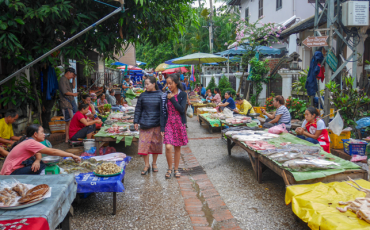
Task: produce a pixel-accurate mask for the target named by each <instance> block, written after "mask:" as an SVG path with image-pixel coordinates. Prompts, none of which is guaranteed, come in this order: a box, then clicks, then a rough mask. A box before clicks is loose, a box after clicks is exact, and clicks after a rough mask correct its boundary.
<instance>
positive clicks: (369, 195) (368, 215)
mask: <svg viewBox="0 0 370 230" xmlns="http://www.w3.org/2000/svg"><path fill="white" fill-rule="evenodd" d="M348 179H349V180H350V181H352V182H353V183H355V184H356V185H357V186H358V188H357V187H356V186H354V185H353V184H350V183H348V182H347V184H349V185H350V186H352V187H354V188H355V189H357V190H359V191H362V192H364V193H365V194H366V196H365V197H359V198H356V199H355V200H354V201H348V202H343V201H339V202H338V204H339V205H347V206H345V207H343V208H341V207H337V209H338V211H340V212H346V211H347V210H351V211H352V212H354V213H356V215H357V217H358V218H359V219H363V220H365V221H366V222H368V223H370V190H369V189H365V188H363V187H361V186H360V185H359V184H357V183H356V182H355V181H354V180H352V179H351V178H350V177H348Z"/></svg>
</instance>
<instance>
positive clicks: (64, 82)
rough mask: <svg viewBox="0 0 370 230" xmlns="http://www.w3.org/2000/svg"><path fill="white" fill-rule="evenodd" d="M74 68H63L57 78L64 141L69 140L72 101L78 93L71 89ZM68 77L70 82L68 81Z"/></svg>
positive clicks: (74, 79) (72, 86) (74, 76)
mask: <svg viewBox="0 0 370 230" xmlns="http://www.w3.org/2000/svg"><path fill="white" fill-rule="evenodd" d="M76 77H77V76H76V70H75V69H73V68H71V67H69V68H67V69H66V70H65V74H64V76H62V77H61V78H60V80H59V91H60V109H61V110H62V112H63V116H64V121H65V122H66V128H65V130H66V142H68V140H69V124H70V123H71V119H72V117H73V107H72V104H71V102H72V103H75V99H74V97H77V95H78V93H73V89H74V87H75V86H76ZM70 79H73V80H72V83H70V82H69V80H70Z"/></svg>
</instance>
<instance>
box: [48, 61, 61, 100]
mask: <svg viewBox="0 0 370 230" xmlns="http://www.w3.org/2000/svg"><path fill="white" fill-rule="evenodd" d="M58 89H59V86H58V78H57V75H56V73H55V69H54V68H53V67H51V66H49V70H48V83H47V89H46V100H51V97H52V96H54V95H55V93H56V92H57V90H58Z"/></svg>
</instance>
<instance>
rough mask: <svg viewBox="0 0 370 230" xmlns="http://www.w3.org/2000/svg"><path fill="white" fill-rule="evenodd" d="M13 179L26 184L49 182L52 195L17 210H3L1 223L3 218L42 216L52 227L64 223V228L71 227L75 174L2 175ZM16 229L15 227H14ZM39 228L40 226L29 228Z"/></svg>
mask: <svg viewBox="0 0 370 230" xmlns="http://www.w3.org/2000/svg"><path fill="white" fill-rule="evenodd" d="M13 179H16V180H18V181H19V182H21V183H24V184H33V185H39V184H47V185H49V186H50V187H51V188H52V190H51V197H49V198H47V199H45V200H44V201H42V202H41V203H39V204H37V205H34V206H31V207H28V208H24V209H17V210H1V209H0V223H1V221H2V220H15V219H24V218H26V219H27V218H34V217H42V218H44V219H46V220H47V223H48V225H49V228H50V229H56V228H57V226H58V225H59V224H60V223H62V229H63V230H68V229H70V222H69V217H70V215H71V213H72V212H71V211H70V210H73V209H72V206H71V204H72V202H73V200H74V199H75V197H76V191H77V184H76V183H75V178H74V176H73V175H66V174H63V175H62V174H60V175H11V176H0V180H1V181H2V182H3V181H5V182H12V181H13ZM14 229H15V228H14ZM23 229H25V228H23ZM28 229H38V228H36V227H35V228H28Z"/></svg>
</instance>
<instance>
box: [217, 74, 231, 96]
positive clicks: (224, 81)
mask: <svg viewBox="0 0 370 230" xmlns="http://www.w3.org/2000/svg"><path fill="white" fill-rule="evenodd" d="M218 88H219V89H220V91H221V94H222V95H221V96H222V97H223V96H224V92H223V90H224V89H232V86H231V83H230V81H229V78H228V77H226V76H225V75H222V77H221V79H220V81H219V82H218Z"/></svg>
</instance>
